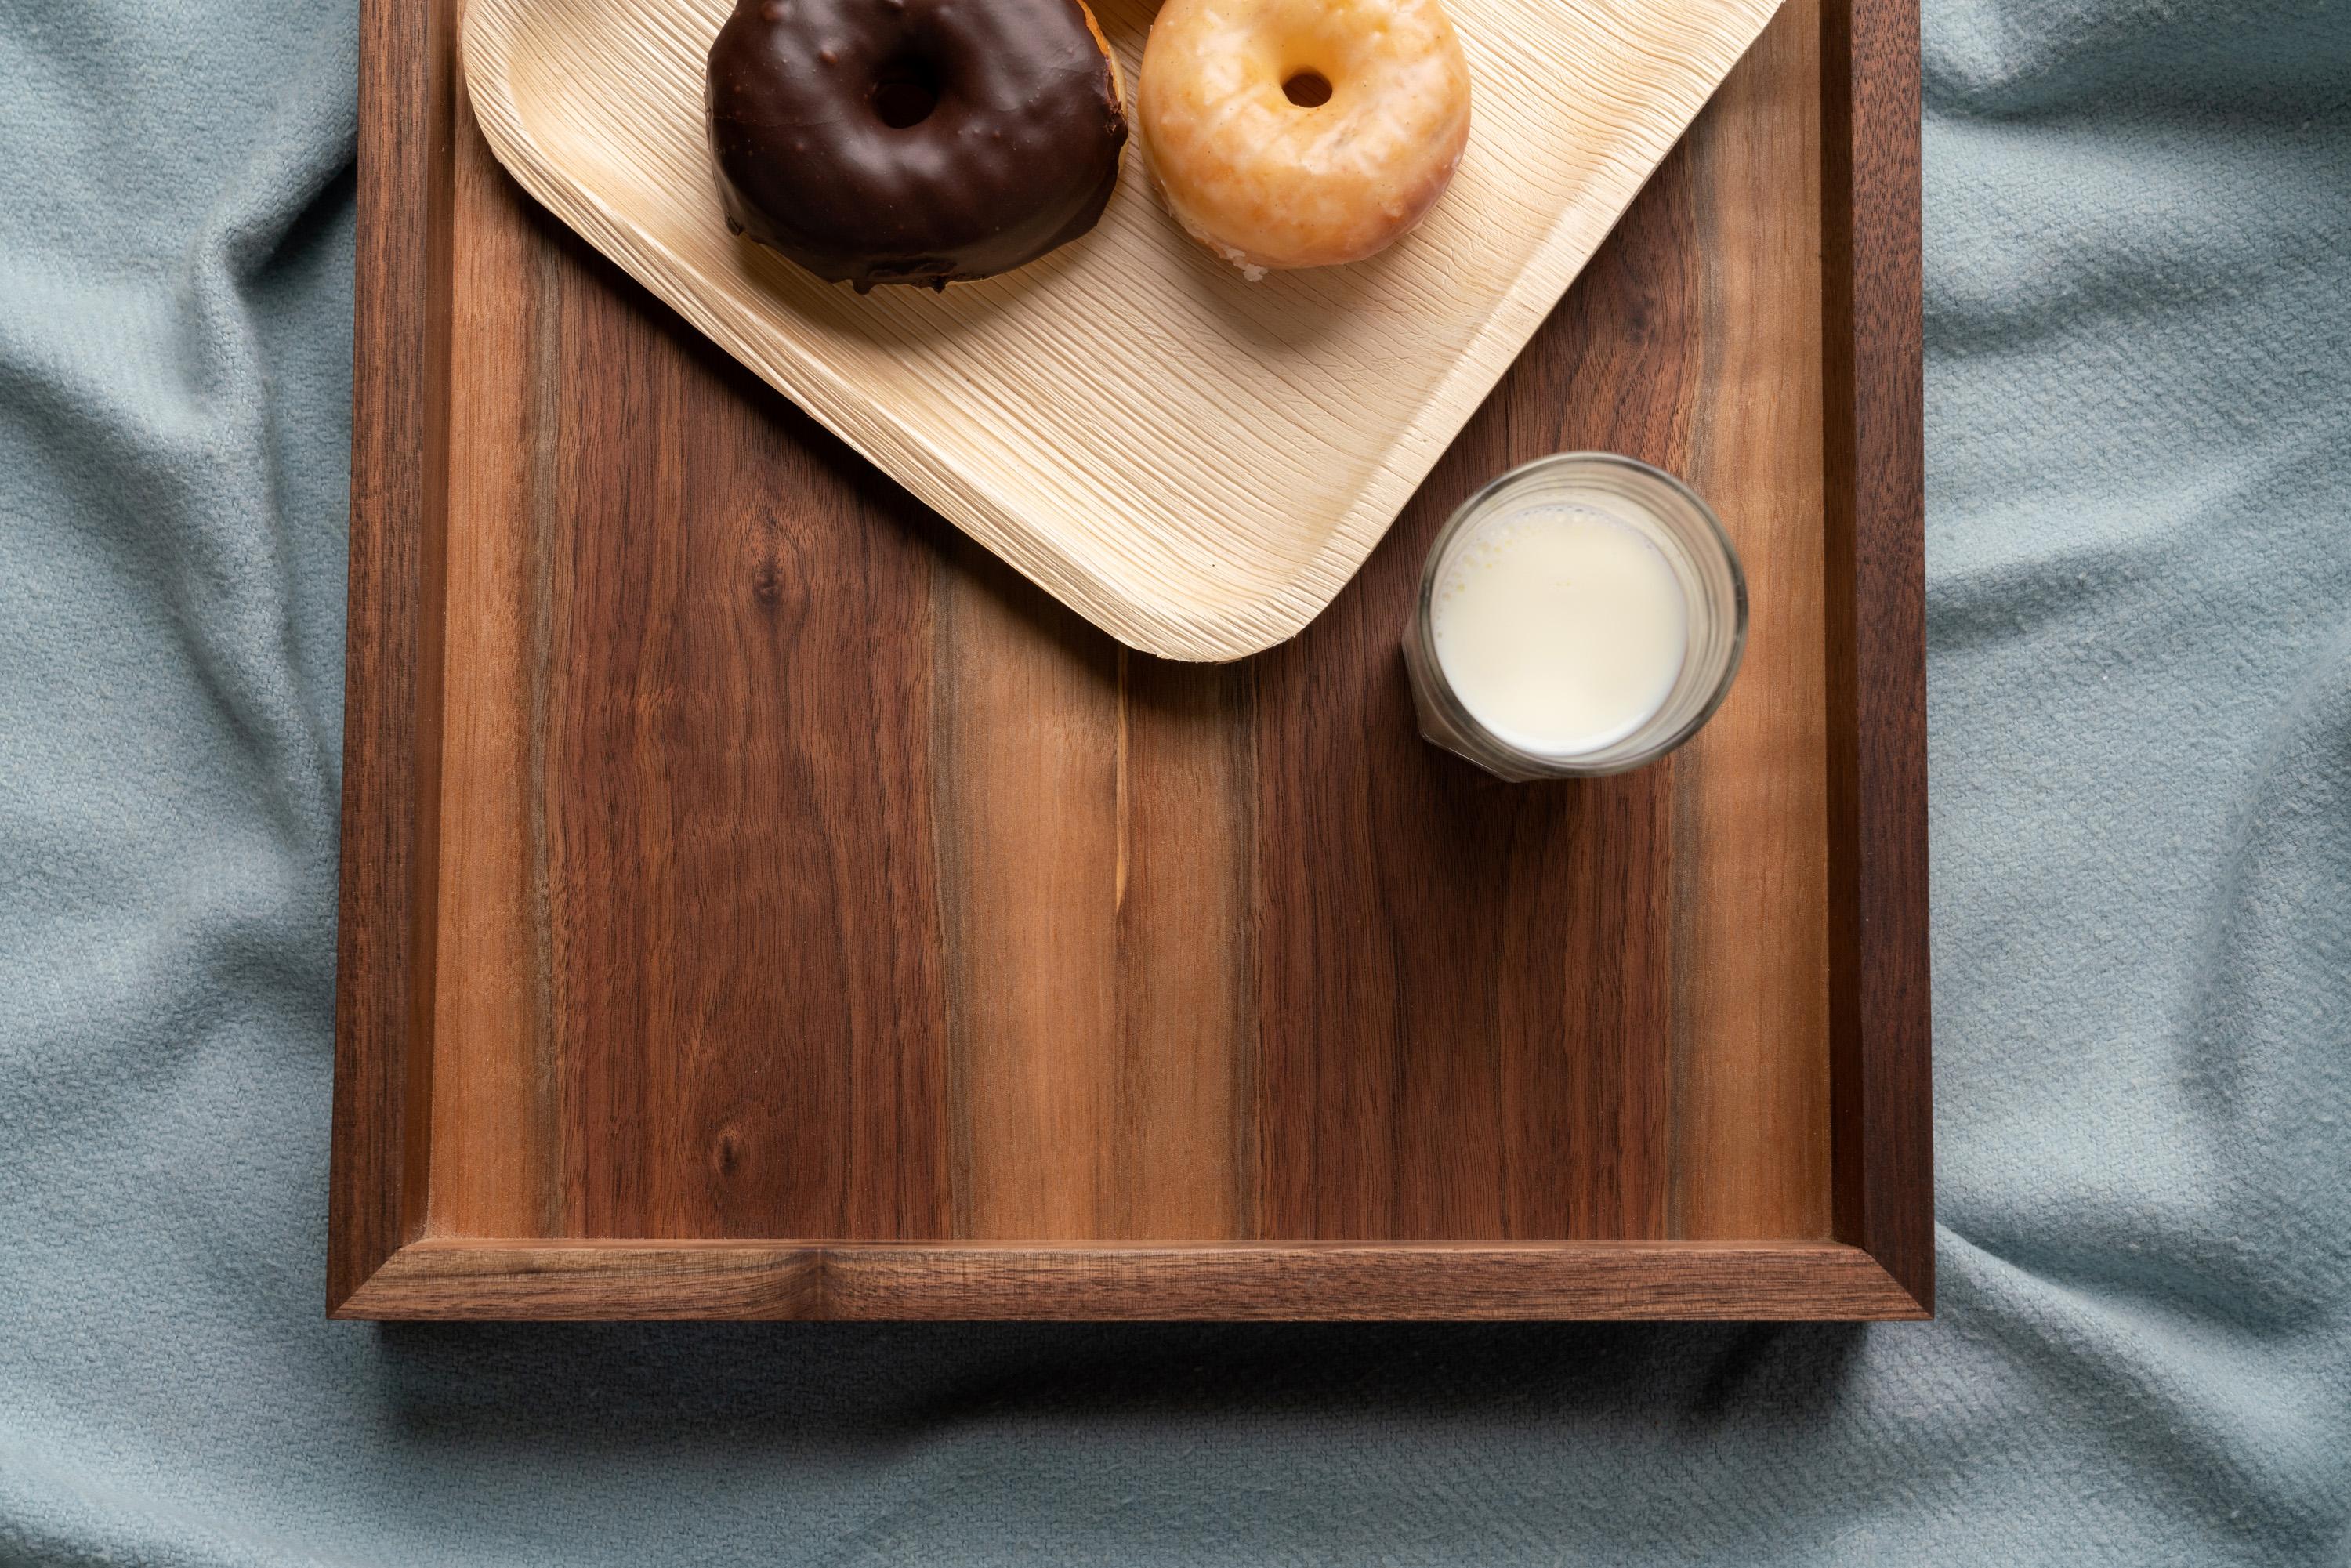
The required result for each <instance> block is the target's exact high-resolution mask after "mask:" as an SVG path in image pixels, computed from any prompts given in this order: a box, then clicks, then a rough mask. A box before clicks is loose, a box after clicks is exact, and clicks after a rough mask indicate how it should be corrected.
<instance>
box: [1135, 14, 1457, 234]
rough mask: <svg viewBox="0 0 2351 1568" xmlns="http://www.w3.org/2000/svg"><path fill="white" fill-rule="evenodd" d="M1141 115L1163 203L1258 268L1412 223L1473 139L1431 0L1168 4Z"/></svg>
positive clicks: (1443, 19)
mask: <svg viewBox="0 0 2351 1568" xmlns="http://www.w3.org/2000/svg"><path fill="white" fill-rule="evenodd" d="M1135 110H1136V122H1137V125H1138V127H1139V129H1140V131H1141V132H1142V141H1143V152H1144V161H1145V164H1146V166H1147V167H1148V168H1149V169H1150V171H1151V173H1152V177H1153V180H1154V182H1155V183H1156V184H1157V185H1158V187H1159V191H1160V194H1161V196H1162V197H1163V198H1164V199H1165V202H1166V204H1167V207H1168V210H1169V211H1170V212H1172V213H1174V214H1175V218H1176V221H1177V222H1179V223H1181V224H1182V225H1184V227H1185V228H1186V230H1187V231H1189V233H1190V234H1191V235H1192V236H1193V237H1194V238H1195V239H1196V240H1198V241H1199V242H1200V243H1201V244H1203V245H1205V246H1207V247H1208V248H1209V249H1210V250H1213V251H1215V252H1216V253H1217V255H1219V256H1223V257H1224V258H1225V259H1226V260H1228V261H1230V262H1233V263H1235V264H1236V265H1238V266H1239V267H1241V268H1242V269H1243V270H1244V271H1245V272H1247V273H1249V275H1250V276H1251V277H1256V276H1259V270H1260V269H1262V268H1267V267H1329V266H1333V265H1336V264H1339V263H1342V262H1350V261H1360V260H1362V259H1363V258H1364V257H1365V256H1371V255H1373V254H1374V253H1375V252H1377V251H1380V250H1382V249H1384V248H1385V247H1386V246H1389V245H1391V244H1393V243H1395V240H1396V239H1397V238H1398V237H1399V236H1401V235H1404V234H1405V233H1406V232H1407V231H1409V230H1410V229H1411V228H1412V227H1413V225H1416V224H1417V223H1419V222H1420V220H1421V219H1422V217H1424V216H1425V215H1426V214H1427V212H1428V209H1429V208H1430V207H1431V206H1432V205H1434V204H1436V201H1437V197H1438V196H1440V195H1442V194H1444V193H1445V187H1446V185H1447V183H1449V182H1450V181H1451V180H1452V178H1453V171H1454V169H1455V167H1456V166H1457V165H1458V164H1459V162H1460V161H1461V152H1462V149H1463V148H1464V147H1465V146H1466V145H1468V139H1469V67H1468V62H1467V61H1466V60H1465V59H1464V58H1463V57H1462V54H1461V43H1460V40H1459V39H1458V38H1457V37H1455V36H1454V33H1453V24H1452V23H1451V21H1449V20H1448V19H1447V16H1446V15H1445V10H1444V7H1443V6H1442V5H1439V4H1438V3H1437V0H1167V4H1166V5H1165V6H1163V7H1162V8H1161V10H1160V12H1159V16H1158V19H1157V20H1156V21H1155V22H1154V23H1153V24H1152V26H1151V37H1150V41H1149V42H1148V43H1147V44H1146V45H1145V46H1144V52H1143V77H1142V80H1141V82H1140V83H1139V84H1138V85H1137V87H1136V89H1135Z"/></svg>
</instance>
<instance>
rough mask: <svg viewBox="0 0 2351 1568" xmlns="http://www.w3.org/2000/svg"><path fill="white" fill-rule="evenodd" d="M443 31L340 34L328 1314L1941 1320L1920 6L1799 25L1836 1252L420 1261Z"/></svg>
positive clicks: (910, 1250) (431, 1255) (1261, 1251)
mask: <svg viewBox="0 0 2351 1568" xmlns="http://www.w3.org/2000/svg"><path fill="white" fill-rule="evenodd" d="M454 11H455V0H432V3H428V4H426V5H414V4H413V3H410V0H362V5H361V10H360V29H361V54H360V168H359V216H360V224H359V237H358V245H357V278H356V286H355V294H354V309H353V344H354V374H353V398H352V402H353V407H352V465H351V528H350V569H349V594H350V600H349V621H348V632H347V637H348V642H347V647H346V679H345V708H344V773H343V814H342V843H341V875H340V902H339V910H338V966H337V977H336V1039H335V1070H334V1090H333V1113H332V1115H333V1132H332V1146H331V1152H330V1157H329V1214H328V1249H327V1253H328V1256H327V1301H326V1307H327V1312H328V1315H329V1316H330V1317H339V1318H364V1319H388V1318H435V1319H457V1318H493V1319H509V1318H550V1319H551V1318H615V1319H617V1318H789V1317H799V1318H892V1319H901V1318H903V1319H913V1318H956V1319H962V1318H1039V1319H1045V1318H1073V1319H1077V1318H1081V1319H1112V1318H1155V1319H1167V1318H1203V1319H1207V1318H1214V1319H1241V1318H1278V1319H1339V1318H1381V1319H1388V1318H1397V1319H1400V1318H1407V1317H1421V1318H1438V1319H1445V1320H1472V1319H1504V1318H1516V1319H1562V1318H1636V1319H1667V1318H1726V1319H1770V1318H1782V1319H1806V1320H1844V1319H1919V1318H1927V1317H1931V1316H1932V1315H1933V1311H1934V1269H1935V1259H1934V1216H1933V1151H1932V1136H1933V1127H1932V1094H1931V1084H1930V1078H1929V1053H1930V1032H1931V1016H1930V1009H1929V953H1928V881H1927V814H1926V813H1927V794H1926V785H1927V748H1926V737H1927V711H1926V636H1925V632H1926V593H1925V562H1924V542H1925V541H1924V525H1925V507H1924V477H1923V475H1924V470H1923V444H1924V434H1923V423H1922V422H1923V414H1924V386H1923V365H1922V361H1921V273H1920V259H1919V242H1920V190H1919V123H1920V120H1919V116H1920V88H1919V69H1918V17H1917V5H1916V0H1825V3H1824V5H1823V19H1822V44H1823V79H1824V87H1825V88H1826V89H1827V90H1826V93H1825V99H1824V104H1823V127H1822V160H1823V167H1822V172H1823V211H1824V213H1825V214H1826V221H1825V227H1824V232H1823V253H1824V267H1823V272H1824V278H1825V287H1824V298H1823V322H1824V324H1826V325H1827V326H1828V327H1829V330H1828V332H1827V334H1826V337H1827V347H1826V361H1825V365H1824V389H1825V393H1826V408H1825V410H1824V413H1825V415H1826V418H1825V424H1826V429H1827V433H1828V434H1827V444H1828V451H1827V453H1826V454H1825V457H1826V464H1825V466H1826V468H1827V471H1828V472H1829V474H1830V476H1831V478H1832V481H1833V482H1832V483H1831V484H1830V485H1829V486H1828V487H1827V509H1826V530H1825V542H1826V550H1827V557H1828V562H1827V578H1828V587H1829V592H1828V594H1827V600H1828V605H1829V616H1828V627H1827V635H1828V643H1829V646H1828V659H1827V670H1828V700H1829V703H1830V706H1831V711H1832V713H1833V715H1834V716H1835V721H1834V722H1833V723H1832V725H1831V743H1830V750H1829V799H1828V809H1829V841H1830V863H1829V877H1830V889H1831V897H1830V932H1829V956H1830V1041H1829V1046H1830V1064H1831V1065H1830V1073H1831V1079H1830V1082H1831V1109H1830V1116H1831V1180H1832V1221H1833V1228H1834V1236H1835V1238H1836V1239H1834V1240H1832V1241H1825V1242H1802V1241H1759V1242H1635V1241H1562V1242H1529V1243H1482V1242H1437V1243H1428V1242H1378V1241H1330V1242H1325V1241H1311V1242H1218V1243H1200V1244H1191V1245H1156V1244H1135V1243H1102V1244H1083V1243H1077V1244H1072V1243H1067V1242H1051V1243H1044V1242H1040V1243H1032V1244H1026V1245H1023V1244H1017V1243H1002V1242H974V1243H958V1242H938V1241H916V1242H903V1243H879V1242H837V1241H832V1240H828V1239H801V1240H793V1239H786V1240H778V1241H767V1240H749V1241H717V1240H713V1241H700V1242H674V1241H651V1240H632V1239H615V1240H545V1239H539V1240H527V1241H500V1240H497V1239H475V1238H430V1239H428V1238H425V1237H424V1236H423V1216H424V1208H425V1204H424V1200H425V1196H426V1194H425V1176H426V1157H425V1156H426V1153H427V1139H428V1137H429V1133H430V1128H429V1125H428V1124H427V1121H426V1114H427V1111H428V1108H429V1103H430V1096H429V1087H430V1086H429V1078H428V1074H429V1071H430V1052H429V1046H430V1029H431V1018H432V996H433V975H434V942H435V931H434V919H433V915H434V910H435V908H436V903H437V900H436V892H437V888H436V881H437V878H436V867H435V864H434V859H435V857H434V854H433V852H432V847H433V846H434V843H435V842H436V841H437V831H438V822H437V814H438V809H439V806H438V791H437V789H436V788H434V786H435V785H436V784H437V780H438V776H439V758H438V755H437V746H438V736H437V727H436V726H435V725H434V723H432V722H428V720H429V719H430V717H431V716H434V715H436V714H437V713H438V711H439V707H440V697H441V670H440V667H439V660H440V649H441V646H442V641H441V631H442V626H441V616H442V588H443V584H442V581H441V579H440V575H439V574H440V571H441V564H442V563H441V552H440V549H439V545H440V539H439V535H438V531H437V530H438V529H439V528H441V527H443V526H444V522H445V519H444V517H442V516H441V515H440V513H439V509H438V507H437V506H436V505H435V501H434V498H435V497H439V496H441V495H444V494H445V490H446V478H447V448H446V427H445V421H444V422H436V419H435V416H434V399H433V396H432V389H433V387H434V385H435V384H436V382H439V381H441V380H443V379H445V375H446V371H447V369H448V353H449V342H448V340H449V323H450V309H449V296H448V293H447V278H448V277H449V272H450V268H449V265H448V264H449V259H450V258H449V248H450V235H449V223H448V221H447V220H448V218H449V215H450V214H451V211H452V207H451V190H450V166H451V158H450V153H451V145H450V128H451V125H452V114H451V110H452V108H453V99H454V93H455V77H454V72H455V58H454V57H455V47H454V43H455V40H454V37H453V32H454V29H455V15H454ZM420 103H421V104H423V106H424V107H425V110H426V116H427V124H428V132H427V134H425V135H423V136H416V135H413V134H402V131H403V128H404V127H405V126H407V125H408V124H410V123H412V120H411V119H410V114H411V111H412V110H413V108H414V107H415V106H416V105H418V104H420ZM1840 327H1842V328H1843V329H1842V330H1840V329H1839V328H1840Z"/></svg>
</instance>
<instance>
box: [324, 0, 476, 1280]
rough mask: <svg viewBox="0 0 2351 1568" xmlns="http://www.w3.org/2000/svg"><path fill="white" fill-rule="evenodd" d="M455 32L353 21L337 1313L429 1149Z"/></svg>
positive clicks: (413, 15)
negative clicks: (356, 139) (356, 138)
mask: <svg viewBox="0 0 2351 1568" xmlns="http://www.w3.org/2000/svg"><path fill="white" fill-rule="evenodd" d="M450 21H451V18H450V16H448V15H447V14H446V13H445V12H444V11H443V10H441V9H439V8H437V7H432V6H411V5H393V4H391V3H389V0H371V3H370V4H368V5H365V6H364V7H363V8H362V15H361V23H360V37H361V50H360V55H361V66H360V84H359V112H360V126H361V131H360V141H361V143H362V145H361V150H360V160H359V211H360V218H361V222H362V224H363V225H364V228H365V232H364V234H363V235H361V236H360V240H359V242H358V256H357V277H356V279H355V287H354V298H353V309H352V336H353V341H354V344H355V350H354V356H353V367H352V378H351V539H350V567H349V573H350V599H349V613H348V621H347V624H348V626H349V629H350V630H349V633H348V640H347V642H346V644H345V661H344V675H343V691H344V698H343V813H342V849H341V868H340V902H339V906H338V909H337V913H336V933H337V945H336V970H335V1088H334V1125H333V1138H332V1152H331V1155H330V1162H331V1166H332V1170H333V1192H332V1198H331V1202H332V1210H333V1218H334V1223H333V1225H332V1226H331V1231H332V1234H331V1235H330V1237H329V1242H328V1249H327V1297H328V1301H329V1303H334V1302H339V1301H343V1300H345V1299H347V1298H348V1297H349V1296H350V1293H351V1292H352V1291H355V1290H357V1289H358V1288H359V1287H360V1284H361V1283H362V1282H363V1281H366V1280H367V1279H368V1277H369V1276H370V1275H371V1274H373V1273H374V1272H375V1271H376V1270H378V1269H379V1268H381V1266H382V1264H383V1262H384V1260H386V1259H387V1258H389V1257H391V1256H392V1253H393V1252H394V1251H395V1250H396V1249H398V1248H399V1247H400V1246H401V1244H402V1242H403V1241H405V1240H407V1239H409V1237H410V1236H411V1235H412V1234H413V1231H414V1229H415V1228H416V1227H417V1226H418V1225H419V1224H420V1223H421V1221H422V1215H423V1202H424V1196H425V1191H426V1186H425V1169H424V1162H425V1158H426V1148H427V1138H428V1136H429V1134H430V1131H431V1124H430V1119H429V1118H430V1106H431V1089H430V1084H429V1083H428V1082H426V1080H425V1078H424V1076H423V1075H424V1074H425V1073H426V1072H427V1071H429V1069H430V1064H431V1054H430V1052H429V1051H427V1050H425V1049H423V1042H424V1041H426V1040H429V1039H430V1022H429V1020H430V1010H431V1008H432V1005H433V1004H432V998H433V985H434V967H433V958H434V939H435V936H436V935H437V922H436V921H435V920H434V908H435V904H434V877H435V874H436V871H437V867H438V863H439V858H440V857H439V852H438V838H437V827H438V824H437V821H436V820H435V811H436V809H437V804H438V790H437V788H436V772H437V767H438V760H439V749H440V741H441V732H440V697H441V692H440V675H439V657H438V655H439V643H438V638H439V627H440V624H441V613H442V602H441V588H442V572H441V563H440V560H439V553H440V552H439V542H440V526H441V507H442V491H443V486H444V484H445V479H446V473H447V468H446V451H445V442H444V436H445V433H446V425H445V423H444V421H443V420H442V418H441V417H440V414H441V412H442V407H443V400H444V398H445V396H446V387H447V383H448V382H449V379H450V364H449V358H448V315H447V310H448V302H447V289H446V286H445V282H444V279H445V277H446V275H447V270H448V262H449V249H448V244H449V241H448V224H447V222H446V214H447V192H448V178H449V173H448V167H449V158H448V131H449V128H450V127H451V125H452V124H453V123H454V119H455V117H454V115H453V114H452V112H451V105H450V103H449V101H448V99H449V92H450V84H451V80H452V75H451V55H450V45H449V23H450Z"/></svg>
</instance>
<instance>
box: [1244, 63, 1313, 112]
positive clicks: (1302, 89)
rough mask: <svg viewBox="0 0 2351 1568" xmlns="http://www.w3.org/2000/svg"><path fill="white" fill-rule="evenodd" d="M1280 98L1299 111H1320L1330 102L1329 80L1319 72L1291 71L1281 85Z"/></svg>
mask: <svg viewBox="0 0 2351 1568" xmlns="http://www.w3.org/2000/svg"><path fill="white" fill-rule="evenodd" d="M1258 79H1259V80H1260V81H1262V80H1264V79H1265V78H1262V77H1260V78H1258ZM1281 96H1282V97H1284V98H1286V99H1289V100H1290V102H1292V103H1294V104H1296V105H1297V106H1298V107H1299V108H1301V109H1320V108H1322V106H1323V105H1324V104H1326V103H1328V102H1330V101H1331V78H1329V77H1326V76H1324V75H1323V74H1322V72H1321V71H1314V70H1306V71H1292V72H1291V73H1290V76H1289V77H1288V78H1286V79H1285V80H1284V81H1283V82H1282V84H1281Z"/></svg>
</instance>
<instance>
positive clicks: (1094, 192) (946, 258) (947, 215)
mask: <svg viewBox="0 0 2351 1568" xmlns="http://www.w3.org/2000/svg"><path fill="white" fill-rule="evenodd" d="M708 105H709V110H710V148H711V151H712V152H713V153H715V154H716V157H717V162H718V190H719V194H720V196H721V198H722V199H723V200H724V201H725V203H726V226H727V227H729V228H731V229H733V230H734V231H735V232H736V233H737V234H747V235H750V236H751V238H753V239H755V240H757V241H758V242H759V243H760V244H761V245H764V246H769V247H770V248H772V249H774V250H777V251H779V252H781V253H782V254H783V255H785V256H789V257H790V258H791V259H792V260H793V261H796V262H798V263H799V265H800V266H802V267H807V268H808V269H809V270H810V272H813V273H815V274H816V275H817V276H818V277H822V278H826V279H828V280H830V281H832V282H835V283H841V282H847V283H853V284H855V285H856V286H857V291H858V292H859V293H860V294H862V293H864V292H865V291H866V290H867V289H869V288H871V287H873V285H875V284H877V283H927V284H930V285H931V286H932V287H936V288H944V287H946V286H947V285H948V284H949V283H951V282H956V281H959V280H962V279H966V278H974V277H989V276H991V275H993V274H995V273H998V272H1005V271H1008V270H1010V269H1011V268H1013V267H1019V266H1021V265H1022V264H1023V263H1026V262H1029V261H1034V260H1035V259H1036V258H1037V257H1039V256H1042V255H1044V254H1045V253H1046V252H1047V251H1049V250H1051V249H1052V248H1053V247H1054V246H1059V245H1064V244H1067V243H1068V242H1069V241H1071V240H1073V239H1075V238H1077V237H1078V236H1079V235H1081V234H1084V233H1085V232H1086V231H1087V230H1088V229H1090V228H1092V227H1093V226H1094V223H1095V220H1097V219H1099V218H1100V217H1101V216H1102V208H1103V207H1104V206H1106V205H1108V204H1109V202H1110V195H1111V191H1112V189H1113V187H1114V186H1116V185H1117V183H1118V163H1119V152H1120V149H1121V148H1123V147H1124V146H1125V144H1126V115H1125V112H1124V110H1123V107H1122V105H1121V102H1120V93H1119V81H1118V76H1117V68H1116V67H1115V66H1114V65H1113V63H1112V60H1111V57H1110V52H1109V50H1108V49H1107V48H1106V47H1104V45H1103V43H1102V35H1101V34H1100V33H1099V32H1097V31H1096V30H1095V28H1094V22H1093V16H1092V13H1090V12H1089V11H1087V9H1086V8H1085V6H1084V5H1081V3H1080V0H738V3H737V5H736V7H735V14H734V15H733V16H729V17H728V18H727V20H726V26H725V27H723V28H721V29H720V30H719V34H718V41H717V42H716V43H715V44H713V45H712V46H711V48H710V86H709V96H708Z"/></svg>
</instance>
